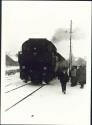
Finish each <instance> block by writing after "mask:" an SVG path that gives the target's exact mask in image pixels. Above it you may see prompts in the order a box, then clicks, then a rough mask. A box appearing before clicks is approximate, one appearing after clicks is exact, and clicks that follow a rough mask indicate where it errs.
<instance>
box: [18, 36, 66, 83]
mask: <svg viewBox="0 0 92 125" xmlns="http://www.w3.org/2000/svg"><path fill="white" fill-rule="evenodd" d="M64 60H65V59H64V58H63V57H62V56H61V55H60V54H59V53H57V48H56V47H55V45H54V44H53V43H52V42H51V41H49V40H47V39H42V38H41V39H40V38H39V39H38V38H37V39H36V38H34V39H28V40H27V41H25V42H24V43H23V44H22V51H20V52H19V53H18V62H19V65H20V78H21V79H23V80H25V82H27V81H29V80H30V81H31V82H32V83H37V84H38V83H42V81H44V82H45V83H47V84H48V83H49V81H51V80H52V79H53V78H55V77H56V75H57V71H58V64H59V63H60V62H62V61H64Z"/></svg>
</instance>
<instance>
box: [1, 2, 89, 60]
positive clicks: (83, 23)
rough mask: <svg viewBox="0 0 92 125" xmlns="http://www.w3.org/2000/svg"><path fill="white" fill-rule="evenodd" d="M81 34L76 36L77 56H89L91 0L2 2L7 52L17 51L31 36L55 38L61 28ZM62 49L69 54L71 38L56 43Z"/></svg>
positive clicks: (74, 42)
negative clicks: (70, 29) (78, 36)
mask: <svg viewBox="0 0 92 125" xmlns="http://www.w3.org/2000/svg"><path fill="white" fill-rule="evenodd" d="M71 19H72V22H73V23H72V29H73V32H75V34H76V32H77V34H81V37H80V38H78V39H77V38H76V40H75V39H72V51H73V55H74V56H76V57H77V56H81V57H85V56H87V55H88V54H89V51H90V49H89V47H90V45H91V2H89V1H74V2H73V1H38V2H37V1H13V2H12V1H2V43H3V44H4V45H5V49H6V50H5V51H6V52H11V53H13V54H15V53H17V52H18V51H19V50H20V48H21V45H22V43H23V42H24V41H25V40H27V39H29V38H33V37H34V38H37V37H38V38H39V37H40V38H41V37H44V38H47V39H49V40H51V39H52V37H53V35H54V33H55V32H56V30H57V29H58V28H63V29H69V28H70V20H71ZM55 45H56V47H57V49H58V52H60V53H61V54H62V55H63V56H64V57H65V58H68V57H69V40H61V41H60V42H58V43H55Z"/></svg>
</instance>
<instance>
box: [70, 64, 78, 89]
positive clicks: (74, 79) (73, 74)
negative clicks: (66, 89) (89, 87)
mask: <svg viewBox="0 0 92 125" xmlns="http://www.w3.org/2000/svg"><path fill="white" fill-rule="evenodd" d="M76 73H77V66H73V67H72V69H71V86H72V87H73V86H76V85H77V77H76Z"/></svg>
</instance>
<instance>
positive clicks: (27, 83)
mask: <svg viewBox="0 0 92 125" xmlns="http://www.w3.org/2000/svg"><path fill="white" fill-rule="evenodd" d="M28 84H29V83H26V84H24V85H21V86H18V87H16V88H14V89H11V90H9V91H6V92H5V93H9V92H11V91H14V90H16V89H19V88H21V87H23V86H26V85H28Z"/></svg>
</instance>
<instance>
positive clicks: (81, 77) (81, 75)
mask: <svg viewBox="0 0 92 125" xmlns="http://www.w3.org/2000/svg"><path fill="white" fill-rule="evenodd" d="M77 74H78V75H77V78H78V82H79V83H80V86H81V87H80V88H84V84H86V66H84V65H81V66H80V67H79V69H78V71H77Z"/></svg>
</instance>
